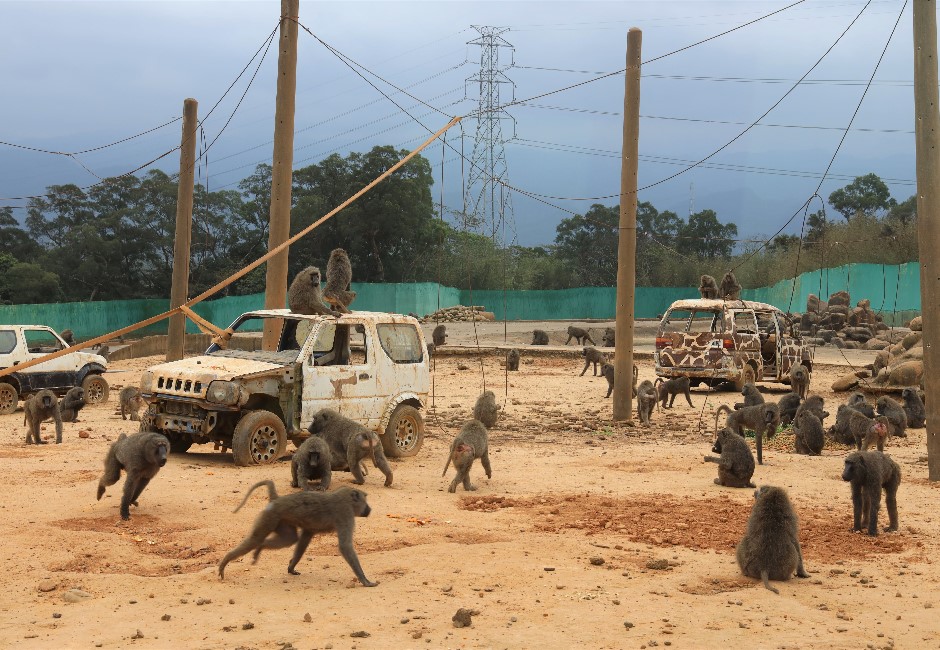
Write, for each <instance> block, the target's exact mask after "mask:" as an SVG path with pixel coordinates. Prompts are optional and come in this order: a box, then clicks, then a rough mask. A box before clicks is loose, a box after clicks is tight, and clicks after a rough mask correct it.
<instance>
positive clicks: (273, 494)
mask: <svg viewBox="0 0 940 650" xmlns="http://www.w3.org/2000/svg"><path fill="white" fill-rule="evenodd" d="M262 485H266V486H268V501H269V502H270V501H274V500H275V499H276V498H277V488H275V487H274V481H272V480H271V479H268V480H266V481H258V482H257V483H255V484H254V485H252V486H251V487H250V488H248V493H247V494H245V498H244V499H242V502H241V503H239V504H238V507H237V508H235V509H234V510H232V512H238V511H239V510H241V509H242V506H243V505H245V504H246V503H247V502H248V497H250V496H251V493H252V492H254V491H255V489H256V488H259V487H261V486H262Z"/></svg>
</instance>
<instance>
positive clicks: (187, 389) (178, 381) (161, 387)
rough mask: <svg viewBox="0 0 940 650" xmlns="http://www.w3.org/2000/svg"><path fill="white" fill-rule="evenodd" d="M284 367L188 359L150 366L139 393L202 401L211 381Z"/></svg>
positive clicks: (227, 359) (246, 361)
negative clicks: (177, 396)
mask: <svg viewBox="0 0 940 650" xmlns="http://www.w3.org/2000/svg"><path fill="white" fill-rule="evenodd" d="M284 365H285V364H279V363H271V362H268V361H258V360H255V359H237V358H231V357H222V358H220V357H210V356H200V357H192V358H189V359H182V360H180V361H171V362H169V363H161V364H160V365H157V366H151V367H150V368H148V369H147V370H146V371H145V372H144V373H143V374H142V375H141V378H140V390H141V392H143V393H148V394H152V393H167V394H172V395H179V396H182V397H205V395H206V391H207V390H208V388H209V384H210V383H211V382H213V381H216V380H222V381H229V380H232V379H235V378H236V377H244V376H246V375H255V374H259V373H264V372H271V371H277V370H280V369H282V368H283V367H284Z"/></svg>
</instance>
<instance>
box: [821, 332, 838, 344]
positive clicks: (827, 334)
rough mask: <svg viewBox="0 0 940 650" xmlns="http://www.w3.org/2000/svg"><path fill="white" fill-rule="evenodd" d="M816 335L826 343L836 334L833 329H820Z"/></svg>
mask: <svg viewBox="0 0 940 650" xmlns="http://www.w3.org/2000/svg"><path fill="white" fill-rule="evenodd" d="M816 335H817V336H818V337H819V338H821V339H822V340H823V341H825V342H826V343H829V341H831V340H832V337H833V336H835V335H836V331H835V330H828V329H821V330H818V331H817V332H816Z"/></svg>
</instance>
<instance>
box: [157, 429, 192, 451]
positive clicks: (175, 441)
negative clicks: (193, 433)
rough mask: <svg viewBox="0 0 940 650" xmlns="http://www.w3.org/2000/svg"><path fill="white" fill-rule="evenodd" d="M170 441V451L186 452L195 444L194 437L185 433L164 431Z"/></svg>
mask: <svg viewBox="0 0 940 650" xmlns="http://www.w3.org/2000/svg"><path fill="white" fill-rule="evenodd" d="M163 435H165V436H166V437H167V440H169V441H170V453H173V454H185V453H186V452H187V451H189V448H190V447H192V446H193V439H192V438H190V437H189V435H188V434H185V433H169V432H167V433H164V434H163Z"/></svg>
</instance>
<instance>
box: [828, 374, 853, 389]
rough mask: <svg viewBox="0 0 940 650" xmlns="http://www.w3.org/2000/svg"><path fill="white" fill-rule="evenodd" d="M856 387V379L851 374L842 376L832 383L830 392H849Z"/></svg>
mask: <svg viewBox="0 0 940 650" xmlns="http://www.w3.org/2000/svg"><path fill="white" fill-rule="evenodd" d="M856 386H858V377H856V376H855V373H854V372H851V373H849V374H847V375H842V376H841V377H839V378H838V379H836V380H835V381H834V382H832V390H833V391H834V392H836V393H842V392H845V391H850V390H852V389H853V388H855V387H856Z"/></svg>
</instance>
